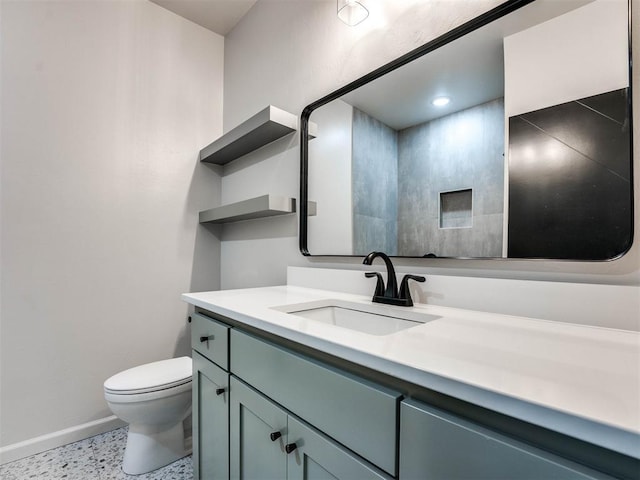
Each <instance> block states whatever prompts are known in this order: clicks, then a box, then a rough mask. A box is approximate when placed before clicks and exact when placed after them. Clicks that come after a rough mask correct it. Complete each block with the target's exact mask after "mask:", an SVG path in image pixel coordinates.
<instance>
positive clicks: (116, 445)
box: [3, 427, 193, 480]
mask: <svg viewBox="0 0 640 480" xmlns="http://www.w3.org/2000/svg"><path fill="white" fill-rule="evenodd" d="M90 440H92V447H93V451H94V454H95V459H96V462H97V465H98V469H99V472H100V480H134V479H135V480H192V479H193V467H192V464H191V456H188V457H185V458H182V459H180V460H178V461H177V462H174V463H172V464H170V465H167V466H166V467H162V468H159V469H158V470H154V471H153V472H149V473H145V474H142V475H127V474H126V473H124V472H123V471H122V457H123V456H124V449H125V446H126V444H127V429H126V427H125V428H119V429H118V430H114V431H112V432H107V433H104V434H102V435H98V436H96V437H93V438H91V439H90ZM3 480H4V479H3Z"/></svg>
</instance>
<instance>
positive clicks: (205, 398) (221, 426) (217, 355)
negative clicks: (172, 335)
mask: <svg viewBox="0 0 640 480" xmlns="http://www.w3.org/2000/svg"><path fill="white" fill-rule="evenodd" d="M228 332H229V326H228V325H225V324H224V323H222V322H217V321H215V320H213V319H211V318H209V317H206V316H204V315H200V314H198V313H196V314H194V315H192V317H191V345H192V349H193V351H192V359H193V380H192V402H193V404H192V415H193V437H192V441H193V469H194V478H196V479H202V480H205V479H206V480H222V479H225V480H226V479H228V478H229V372H228V371H227V369H228V366H229V349H228V344H229V333H228Z"/></svg>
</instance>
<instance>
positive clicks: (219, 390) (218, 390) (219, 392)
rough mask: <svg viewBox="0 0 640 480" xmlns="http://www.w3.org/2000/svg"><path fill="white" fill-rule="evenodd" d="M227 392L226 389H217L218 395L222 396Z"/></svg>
mask: <svg viewBox="0 0 640 480" xmlns="http://www.w3.org/2000/svg"><path fill="white" fill-rule="evenodd" d="M225 391H226V389H225V388H216V395H222V394H223V393H224V392H225Z"/></svg>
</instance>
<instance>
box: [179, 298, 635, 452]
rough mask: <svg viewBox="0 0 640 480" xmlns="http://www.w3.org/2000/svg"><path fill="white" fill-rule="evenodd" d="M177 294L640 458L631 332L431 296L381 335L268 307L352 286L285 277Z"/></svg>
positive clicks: (269, 329)
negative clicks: (404, 323)
mask: <svg viewBox="0 0 640 480" xmlns="http://www.w3.org/2000/svg"><path fill="white" fill-rule="evenodd" d="M182 298H183V300H185V301H186V302H188V303H190V304H193V305H196V306H198V307H201V308H204V309H206V310H209V311H212V312H215V313H218V314H220V315H224V316H228V317H232V318H233V319H235V320H237V321H240V322H242V323H245V324H247V325H250V326H252V327H256V328H259V329H261V330H264V331H266V332H269V333H272V334H276V335H278V336H281V337H284V338H287V339H289V340H293V341H295V342H299V343H301V344H303V345H307V346H309V347H313V348H316V349H318V350H320V351H323V352H326V353H329V354H332V355H335V356H337V357H340V358H344V359H345V360H348V361H351V362H354V363H357V364H360V365H364V366H366V367H369V368H372V369H375V370H378V371H381V372H383V373H386V374H389V375H392V376H394V377H398V378H400V379H403V380H405V381H408V382H411V383H414V384H417V385H420V386H423V387H426V388H429V389H432V390H435V391H438V392H441V393H444V394H447V395H451V396H453V397H456V398H459V399H461V400H465V401H468V402H470V403H473V404H476V405H479V406H482V407H485V408H489V409H491V410H494V411H497V412H500V413H504V414H506V415H509V416H512V417H515V418H519V419H521V420H524V421H528V422H531V423H534V424H536V425H540V426H543V427H546V428H549V429H551V430H554V431H558V432H560V433H563V434H566V435H570V436H572V437H575V438H579V439H582V440H586V441H588V442H590V443H594V444H596V445H600V446H603V447H605V448H609V449H612V450H614V451H618V452H621V453H624V454H626V455H630V456H633V457H636V458H640V334H639V333H637V332H631V331H625V330H614V329H608V328H600V327H589V326H581V325H575V324H565V323H560V322H552V321H545V320H537V319H531V318H524V317H515V316H509V315H500V314H494V313H484V312H476V311H471V310H462V309H456V308H450V307H441V306H435V305H423V304H416V305H415V306H414V307H411V308H406V307H387V306H385V307H387V308H396V309H400V310H401V311H403V312H406V311H415V312H422V313H427V314H431V315H436V316H438V317H439V318H437V319H436V320H433V321H430V322H428V323H424V324H421V325H419V326H416V327H413V328H410V329H407V330H403V331H400V332H396V333H393V334H390V335H386V336H376V335H370V334H366V333H361V332H357V331H354V330H349V329H345V328H341V327H337V326H334V325H329V324H325V323H320V322H317V321H313V320H307V319H305V318H303V317H300V316H295V315H291V314H287V313H283V312H281V311H278V310H274V309H273V307H281V306H283V305H290V304H298V303H305V302H311V301H321V300H326V299H336V300H343V301H350V302H356V303H362V304H367V305H369V304H371V298H370V297H365V296H361V295H351V294H345V293H338V292H331V291H326V290H317V289H310V288H303V287H295V286H281V287H264V288H252V289H242V290H223V291H216V292H202V293H189V294H184V295H182Z"/></svg>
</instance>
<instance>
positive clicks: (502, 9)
mask: <svg viewBox="0 0 640 480" xmlns="http://www.w3.org/2000/svg"><path fill="white" fill-rule="evenodd" d="M535 1H536V0H507V1H506V2H505V3H502V4H500V5H498V6H497V7H494V8H493V9H491V10H489V11H487V12H485V13H483V14H482V15H480V16H478V17H475V18H473V19H471V20H470V21H468V22H466V23H463V24H462V25H460V26H458V27H456V28H454V29H453V30H450V31H448V32H446V33H445V34H443V35H441V36H439V37H437V38H435V39H434V40H431V41H429V42H427V43H425V44H424V45H422V46H420V47H418V48H415V49H414V50H411V51H410V52H408V53H406V54H404V55H402V56H400V57H398V58H396V59H395V60H392V61H391V62H389V63H387V64H385V65H383V66H381V67H379V68H377V69H375V70H373V71H372V72H369V73H368V74H366V75H364V76H362V77H360V78H358V79H357V80H354V81H353V82H350V83H348V84H347V85H345V86H344V87H341V88H339V89H338V90H335V91H334V92H332V93H330V94H328V95H326V96H324V97H322V98H320V99H319V100H316V101H315V102H313V103H311V104H309V105H307V106H306V107H305V108H304V109H303V111H302V115H301V119H300V120H301V129H300V201H299V212H300V213H299V233H298V240H299V249H300V253H301V254H302V255H304V256H307V257H347V258H351V257H362V256H363V255H343V254H318V255H314V254H312V253H310V252H309V250H308V248H307V234H308V228H307V217H308V211H309V208H308V205H309V203H308V202H309V189H308V175H309V145H308V141H309V117H310V116H311V113H312V112H313V111H314V110H315V109H317V108H319V107H321V106H323V105H325V104H327V103H329V102H331V101H333V100H336V99H338V98H340V97H342V96H343V95H345V94H347V93H349V92H351V91H352V90H355V89H357V88H359V87H361V86H363V85H365V84H367V83H369V82H371V81H373V80H376V79H377V78H379V77H381V76H383V75H385V74H387V73H389V72H391V71H393V70H396V69H397V68H399V67H401V66H403V65H406V64H407V63H410V62H412V61H413V60H416V59H418V58H420V57H422V56H423V55H426V54H427V53H429V52H432V51H433V50H436V49H438V48H440V47H442V46H444V45H446V44H448V43H451V42H453V41H454V40H457V39H458V38H460V37H463V36H464V35H467V34H468V33H471V32H473V31H475V30H477V29H479V28H481V27H483V26H485V25H487V24H489V23H491V22H493V21H495V20H498V19H499V18H501V17H504V16H505V15H508V14H510V13H512V12H514V11H516V10H518V9H520V8H522V7H524V6H526V5H529V4H530V3H533V2H535ZM631 2H632V0H627V12H628V13H627V49H628V71H629V87H628V89H629V94H628V96H627V101H628V109H629V113H630V114H629V142H630V152H631V166H630V171H631V179H632V180H631V206H630V209H629V214H630V216H631V219H630V220H631V221H630V224H631V234H630V241H629V245H628V247H627V249H626V250H624V251H623V252H621V253H620V254H618V255H617V256H615V257H613V258H609V259H604V260H578V259H555V258H550V259H541V258H512V259H511V260H517V261H522V260H525V261H541V260H543V261H545V260H546V261H562V262H566V261H569V262H608V261H613V260H616V259H618V258H620V257H622V256H624V255H625V254H626V253H627V252H628V251H629V250H630V249H631V247H632V246H633V243H634V230H635V228H634V227H635V225H634V216H635V213H634V200H635V191H634V188H633V174H634V171H633V170H634V169H633V109H632V104H633V95H632V91H633V88H632V78H633V77H632V56H631V54H632V52H631V50H632V49H631V40H632V38H631V13H632V12H631ZM393 257H394V258H395V257H397V258H424V257H418V256H404V255H402V256H393ZM436 258H442V259H447V260H452V259H453V260H456V259H459V260H462V259H464V260H509V257H436Z"/></svg>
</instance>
